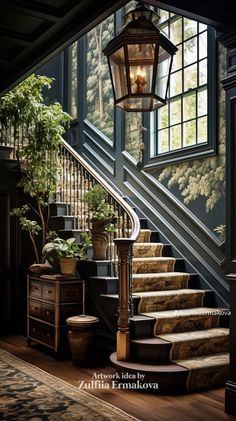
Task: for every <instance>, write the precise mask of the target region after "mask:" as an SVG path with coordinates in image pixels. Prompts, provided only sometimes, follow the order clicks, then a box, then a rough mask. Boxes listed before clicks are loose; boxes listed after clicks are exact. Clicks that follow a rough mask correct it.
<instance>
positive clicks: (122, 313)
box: [63, 141, 140, 361]
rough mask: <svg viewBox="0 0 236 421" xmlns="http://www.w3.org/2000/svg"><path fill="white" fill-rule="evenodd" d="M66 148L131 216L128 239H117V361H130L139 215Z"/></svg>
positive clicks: (80, 158)
mask: <svg viewBox="0 0 236 421" xmlns="http://www.w3.org/2000/svg"><path fill="white" fill-rule="evenodd" d="M63 146H64V148H65V149H66V150H67V151H68V152H69V153H70V154H71V155H72V156H73V157H74V158H75V159H76V160H77V161H79V163H80V164H81V165H82V166H83V167H84V168H85V170H86V171H87V172H88V173H90V174H91V175H92V176H93V178H94V179H95V180H96V181H97V182H98V183H99V184H101V185H102V186H103V187H104V189H105V190H106V191H107V192H108V193H109V194H110V196H112V197H113V198H114V200H115V201H116V202H117V203H119V205H120V206H121V207H122V208H123V209H124V210H125V212H126V213H127V215H128V216H129V219H130V222H131V227H130V235H129V236H127V237H126V238H116V239H114V242H115V244H116V246H117V254H118V262H119V309H118V311H119V318H118V332H117V360H118V361H128V360H129V357H130V333H129V319H130V315H132V246H133V243H134V242H135V241H136V240H137V237H138V235H139V231H140V222H139V218H138V216H137V214H136V213H135V212H134V210H133V209H132V208H131V207H130V206H129V205H128V203H127V202H126V201H125V200H124V199H123V198H122V197H121V196H120V195H119V194H117V193H116V191H115V190H114V189H113V188H112V187H111V186H110V185H109V184H108V183H107V182H106V181H105V180H104V178H102V177H101V176H100V175H99V174H98V173H97V172H96V171H95V170H94V169H93V168H92V167H91V166H90V165H89V164H88V163H87V162H86V161H85V160H84V159H83V158H82V157H81V156H80V155H79V154H78V153H77V152H76V151H75V150H74V149H73V148H72V147H71V146H70V145H68V143H66V142H65V141H63Z"/></svg>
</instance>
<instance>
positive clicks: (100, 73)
mask: <svg viewBox="0 0 236 421" xmlns="http://www.w3.org/2000/svg"><path fill="white" fill-rule="evenodd" d="M113 35H114V19H113V16H110V17H109V18H108V19H106V20H105V21H103V22H101V23H100V24H99V25H97V26H95V28H93V29H92V30H91V31H90V32H89V33H88V34H87V35H86V40H87V90H86V91H87V93H86V95H87V97H86V99H87V119H88V120H89V122H90V123H92V124H93V125H94V126H95V127H96V128H97V129H98V130H100V131H101V132H102V133H103V134H105V135H106V136H107V137H108V138H109V139H111V140H113V123H114V105H113V93H112V86H111V80H110V74H109V69H108V64H107V59H106V57H105V56H104V55H103V52H102V49H103V48H104V47H105V45H106V44H107V43H108V41H110V39H111V38H112V37H113Z"/></svg>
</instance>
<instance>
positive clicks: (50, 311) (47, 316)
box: [41, 303, 55, 323]
mask: <svg viewBox="0 0 236 421" xmlns="http://www.w3.org/2000/svg"><path fill="white" fill-rule="evenodd" d="M41 317H42V320H45V321H46V322H49V323H55V307H54V306H53V305H50V304H45V303H42V311H41Z"/></svg>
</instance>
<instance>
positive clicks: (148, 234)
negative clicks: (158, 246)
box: [136, 231, 151, 243]
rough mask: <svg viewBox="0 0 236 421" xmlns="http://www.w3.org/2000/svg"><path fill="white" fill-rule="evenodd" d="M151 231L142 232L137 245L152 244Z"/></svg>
mask: <svg viewBox="0 0 236 421" xmlns="http://www.w3.org/2000/svg"><path fill="white" fill-rule="evenodd" d="M150 237H151V231H141V232H140V233H139V236H138V238H137V240H136V243H150Z"/></svg>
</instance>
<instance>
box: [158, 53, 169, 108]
mask: <svg viewBox="0 0 236 421" xmlns="http://www.w3.org/2000/svg"><path fill="white" fill-rule="evenodd" d="M171 58H172V56H171V55H170V54H169V53H168V52H167V51H166V50H165V49H164V48H163V47H162V46H160V47H159V53H158V66H157V75H156V89H155V93H156V95H158V96H159V97H161V98H163V99H164V100H165V99H166V94H167V84H168V77H169V71H170V66H171Z"/></svg>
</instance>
